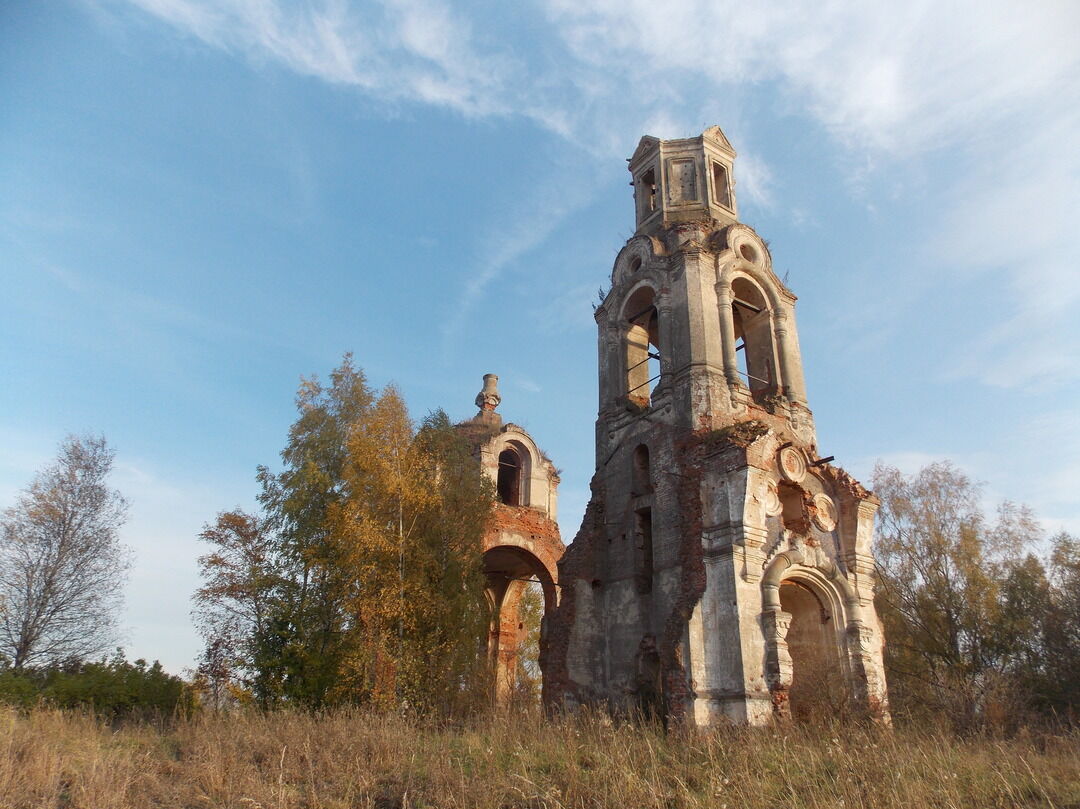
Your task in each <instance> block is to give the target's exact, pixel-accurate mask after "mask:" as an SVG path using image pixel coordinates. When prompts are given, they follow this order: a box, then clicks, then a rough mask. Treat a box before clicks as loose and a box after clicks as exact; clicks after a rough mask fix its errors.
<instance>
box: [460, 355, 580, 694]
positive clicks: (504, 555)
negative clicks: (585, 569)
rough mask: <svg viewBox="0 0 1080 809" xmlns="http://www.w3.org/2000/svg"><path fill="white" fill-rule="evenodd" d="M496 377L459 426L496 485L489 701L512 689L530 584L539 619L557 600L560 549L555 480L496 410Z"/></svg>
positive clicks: (488, 569)
mask: <svg viewBox="0 0 1080 809" xmlns="http://www.w3.org/2000/svg"><path fill="white" fill-rule="evenodd" d="M498 381H499V378H498V377H497V376H495V375H494V374H486V375H485V376H484V387H483V389H482V390H481V391H480V393H478V394H477V396H476V405H477V407H478V408H479V411H478V412H477V414H476V416H475V417H474V418H473V419H472V420H471V421H467V422H464V423H462V424H459V425H458V430H459V431H461V432H462V433H463V434H464V435H465V436H466V437H467V438H469V439H470V440H471V442H472V445H473V451H474V453H475V455H476V457H477V459H478V460H479V462H480V466H481V468H482V469H483V470H484V473H485V474H486V475H487V476H488V477H489V478H490V479H491V482H492V483H493V484H495V488H496V494H497V500H496V503H495V510H494V515H493V519H492V523H491V526H490V528H489V530H488V531H487V533H486V535H485V536H484V574H485V575H486V576H487V597H488V602H489V606H490V607H491V614H492V622H491V631H490V634H489V637H488V655H489V657H490V660H491V665H492V667H493V670H494V675H495V699H496V701H497V702H504V701H505V700H506V699H507V698H508V696H509V694H510V692H512V691H513V689H514V685H515V675H516V672H517V668H518V666H517V658H518V653H519V649H520V648H521V644H522V641H523V638H524V635H525V632H526V629H525V627H524V625H523V624H522V622H521V620H519V616H518V605H519V602H520V601H521V596H522V594H523V592H524V591H525V588H526V587H528V586H529V582H531V581H536V582H539V586H540V588H541V589H542V590H543V594H544V614H545V615H549V614H551V612H553V611H554V609H555V606H556V603H557V600H558V599H557V593H556V583H557V580H558V569H557V567H556V565H557V563H558V561H559V559H560V558H561V557H562V555H563V551H564V550H565V548H564V546H563V543H562V539H561V537H560V536H559V526H558V524H557V523H556V522H555V520H556V519H557V500H558V487H559V475H558V473H557V472H556V470H555V466H554V465H553V464H552V463H551V460H550V459H548V458H547V457H546V456H545V455H544V454H543V453H542V452H541V451H540V449H539V448H538V447H537V446H536V442H535V441H533V439H532V437H531V436H530V435H529V434H528V433H527V432H526V431H525V430H523V429H522V428H521V427H519V426H517V425H516V424H509V423H507V424H504V423H503V420H502V417H501V416H500V415H499V414H498V413H497V412H495V411H496V408H497V407H498V406H499V403H500V402H501V401H502V397H501V396H500V395H499V389H498Z"/></svg>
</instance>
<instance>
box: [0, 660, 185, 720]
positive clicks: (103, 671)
mask: <svg viewBox="0 0 1080 809" xmlns="http://www.w3.org/2000/svg"><path fill="white" fill-rule="evenodd" d="M0 702H5V703H8V704H10V705H14V706H17V707H20V708H30V707H32V706H34V705H36V704H38V703H39V702H44V703H46V704H48V705H53V706H56V707H58V708H77V709H82V710H89V711H92V712H94V713H96V714H99V715H101V716H103V717H107V718H110V719H121V718H128V717H135V718H142V719H149V718H160V717H171V716H173V715H175V714H176V713H177V712H183V713H189V712H190V711H191V709H192V707H193V698H192V695H191V693H190V689H189V688H188V686H187V684H186V683H185V682H184V681H183V680H182V679H180V678H179V677H176V676H174V675H172V674H169V673H168V672H166V671H165V670H164V669H163V668H162V667H161V663H159V662H158V661H156V660H155V661H154V662H153V664H150V665H148V664H147V662H146V661H145V660H142V659H139V660H135V661H134V662H131V663H129V662H128V661H127V660H125V659H124V655H123V653H122V652H120V651H119V650H118V651H117V653H116V654H115V655H114V656H113V657H112V658H111V659H107V660H101V661H99V662H96V663H84V662H70V663H66V664H63V665H58V666H48V667H42V668H30V669H21V670H19V671H16V670H14V669H5V670H0Z"/></svg>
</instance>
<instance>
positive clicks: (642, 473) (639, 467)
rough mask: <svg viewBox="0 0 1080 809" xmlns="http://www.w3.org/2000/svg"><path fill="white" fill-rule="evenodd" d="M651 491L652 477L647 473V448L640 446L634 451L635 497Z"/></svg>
mask: <svg viewBox="0 0 1080 809" xmlns="http://www.w3.org/2000/svg"><path fill="white" fill-rule="evenodd" d="M651 491H652V476H651V475H650V473H649V448H648V447H647V446H645V445H644V444H642V445H641V446H639V447H638V448H637V449H635V450H634V488H633V493H634V494H635V495H640V494H647V493H649V492H651Z"/></svg>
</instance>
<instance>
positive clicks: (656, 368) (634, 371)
mask: <svg viewBox="0 0 1080 809" xmlns="http://www.w3.org/2000/svg"><path fill="white" fill-rule="evenodd" d="M623 329H624V334H625V338H624V347H625V354H626V395H627V396H628V397H630V398H631V399H632V400H635V401H638V402H641V403H647V402H648V401H649V399H650V398H651V395H652V390H653V386H654V385H655V383H656V382H657V380H659V378H660V356H661V346H660V315H659V313H658V311H657V308H656V292H655V291H654V290H653V289H652V287H648V286H643V287H639V288H638V289H637V290H635V291H634V293H633V294H632V295H631V296H630V297H629V298H628V299H627V301H626V304H625V305H624V306H623Z"/></svg>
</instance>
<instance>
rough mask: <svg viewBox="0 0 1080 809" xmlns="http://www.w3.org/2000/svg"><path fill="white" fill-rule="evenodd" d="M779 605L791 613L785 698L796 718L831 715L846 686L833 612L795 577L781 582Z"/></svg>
mask: <svg viewBox="0 0 1080 809" xmlns="http://www.w3.org/2000/svg"><path fill="white" fill-rule="evenodd" d="M780 608H781V609H782V610H783V611H784V612H786V613H788V614H789V615H790V616H791V626H790V628H789V629H788V631H787V637H786V641H787V648H788V654H789V655H791V685H790V688H789V690H788V700H789V704H790V707H791V715H792V717H793V718H795V719H809V718H812V717H815V716H830V715H834V714H835V713H836V712H837V711H840V710H842V708H843V705H842V701H843V700H844V699H845V698H846V691H847V686H846V682H845V679H844V677H843V676H842V672H841V667H840V649H839V645H838V643H837V630H836V616H834V615H833V614H832V613H831V611H830V609H829V608H828V607H827V606H826V602H825V600H824V599H822V598H820V597H819V595H818V593H817V592H815V590H814V589H812V588H811V587H809V586H808V585H806V584H804V583H803V582H801V581H797V580H790V579H789V580H785V581H782V582H781V583H780Z"/></svg>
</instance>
